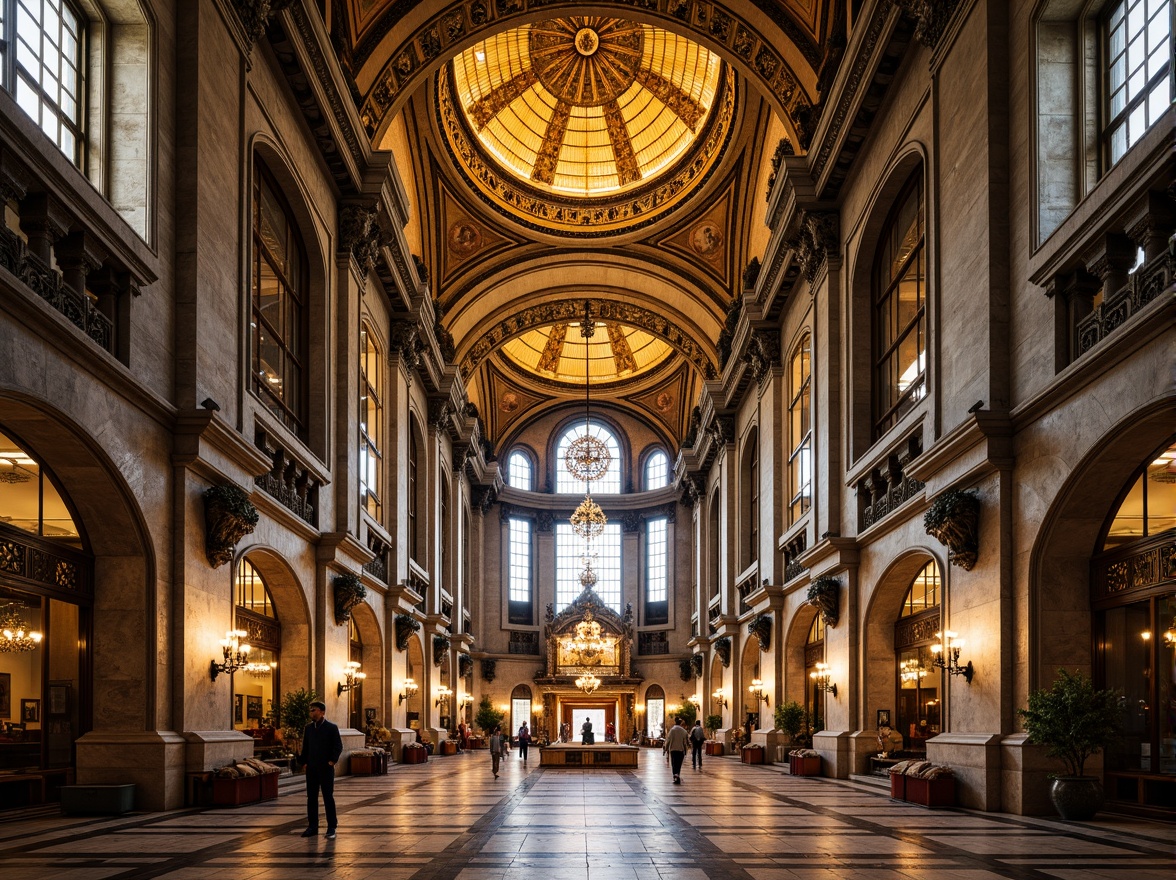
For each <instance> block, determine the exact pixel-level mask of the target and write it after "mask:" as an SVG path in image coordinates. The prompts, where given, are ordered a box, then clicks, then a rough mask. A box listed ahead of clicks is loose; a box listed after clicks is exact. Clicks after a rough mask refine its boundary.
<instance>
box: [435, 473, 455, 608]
mask: <svg viewBox="0 0 1176 880" xmlns="http://www.w3.org/2000/svg"><path fill="white" fill-rule="evenodd" d="M450 535H451V529H450V527H449V479H448V478H447V477H445V476H442V477H441V540H440V541H439V542H438V543H439V544H440V545H441V548H440V549H441V571H440V574H439V578H440V582H441V586H442V588H443V589H445V590H447V591H449V592H452V591H453V585H452V584H450V583H449V544H450Z"/></svg>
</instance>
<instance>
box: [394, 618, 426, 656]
mask: <svg viewBox="0 0 1176 880" xmlns="http://www.w3.org/2000/svg"><path fill="white" fill-rule="evenodd" d="M393 627H394V628H395V630H396V649H397V650H398V651H407V650H408V640H409V639H411V638H412V636H413V633H416V632H419V631H420V628H421V624H420V621H419V620H417V619H416V618H415V617H413V616H412V615H409V614H397V615H396V620H395V621H394V622H393Z"/></svg>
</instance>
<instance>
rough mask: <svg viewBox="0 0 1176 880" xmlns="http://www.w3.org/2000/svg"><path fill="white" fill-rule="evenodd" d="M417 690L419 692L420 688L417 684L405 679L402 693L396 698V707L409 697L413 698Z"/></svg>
mask: <svg viewBox="0 0 1176 880" xmlns="http://www.w3.org/2000/svg"><path fill="white" fill-rule="evenodd" d="M418 690H420V687H419V686H418V685H417V683H416V682H415V681H413V680H412V679H411V678H406V679H405V680H404V693H402V694H400V696H399V697H397V698H396V705H397V706H399V705H400V704H401V703H403V702H404V701H405V700H407V699H408V698H409V697H415V696H416V693H417V691H418Z"/></svg>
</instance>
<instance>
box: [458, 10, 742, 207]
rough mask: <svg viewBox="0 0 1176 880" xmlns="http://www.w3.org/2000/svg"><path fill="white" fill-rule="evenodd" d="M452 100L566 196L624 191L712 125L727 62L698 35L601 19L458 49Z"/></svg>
mask: <svg viewBox="0 0 1176 880" xmlns="http://www.w3.org/2000/svg"><path fill="white" fill-rule="evenodd" d="M452 69H453V87H454V94H453V101H454V103H456V104H457V105H459V106H460V108H461V111H462V114H463V116H464V119H465V122H466V124H467V125H468V128H469V130H470V132H472V133H473V135H474V136H475V137H476V139H477V141H478V143H479V144H480V146H481V147H482V149H483V150H484V151H485V152H486V153H487V154H488V155H489V156H490V157H491V158H492V159H493V160H494V161H495V162H496V164H498V165H500V166H501V167H502V168H503V169H504V170H506V171H509V172H510V173H511V174H513V175H514V176H515V177H516V178H518V179H519V180H520V181H523V182H525V183H526V184H527V185H528V186H530V187H534V188H536V189H537V190H539V191H540V192H547V193H551V194H554V195H557V196H560V197H573V198H575V197H584V198H588V197H599V196H609V195H615V194H619V193H624V192H626V191H628V190H631V189H635V188H638V187H640V186H642V185H643V184H646V183H648V182H650V181H651V180H654V179H655V178H657V177H658V175H659V174H661V173H662V172H665V171H667V170H668V169H670V168H671V167H673V166H674V165H675V162H676V161H677V160H678V159H680V158H681V157H683V156H684V155H685V154H686V153H687V152H688V151H689V150H690V147H691V145H692V144H694V143H695V141H696V139H697V138H698V137H699V136H700V135H701V134H702V133H703V130H704V128H705V127H706V123H707V121H708V119H709V117H710V115H711V111H712V108H713V107H714V106H715V104H716V99H717V97H718V94H719V91H720V87H721V84H722V78H723V77H722V62H721V60H720V59H719V57H718V56H717V55H714V54H712V53H710V52H708V51H707V50H706V49H704V48H702V47H701V46H699V45H698V44H696V43H693V42H691V41H690V40H688V39H686V38H684V37H680V36H677V35H675V34H672V33H669V32H668V31H664V30H661V29H660V28H655V27H651V26H650V25H646V24H638V23H635V22H628V21H623V20H621V19H616V18H603V17H596V16H584V17H570V18H561V19H552V20H549V21H544V22H539V23H537V24H533V25H528V26H525V27H521V28H516V29H515V30H512V31H507V32H505V33H501V34H498V35H496V36H494V37H491V38H490V39H488V40H485V41H484V42H482V43H479V44H478V45H476V46H474V47H473V48H471V49H469V50H467V51H466V52H464V53H462V54H461V55H460V56H459V57H457V58H455V59H454V61H453V65H452Z"/></svg>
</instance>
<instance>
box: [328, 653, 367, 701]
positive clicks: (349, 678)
mask: <svg viewBox="0 0 1176 880" xmlns="http://www.w3.org/2000/svg"><path fill="white" fill-rule="evenodd" d="M360 665H361V664H359V663H356V662H355V661H354V660H349V661H348V662H347V665H346V666H345V667H343V681H341V682H339V690H338V693H336V694H335V696H337V697H341V696H343V694H344V692H345V691H351V690H355V689H356V688H357V687H359V686H360V685H361V684H363V680H364V679H365V678H367V673H366V672H360V671H359V667H360Z"/></svg>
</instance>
